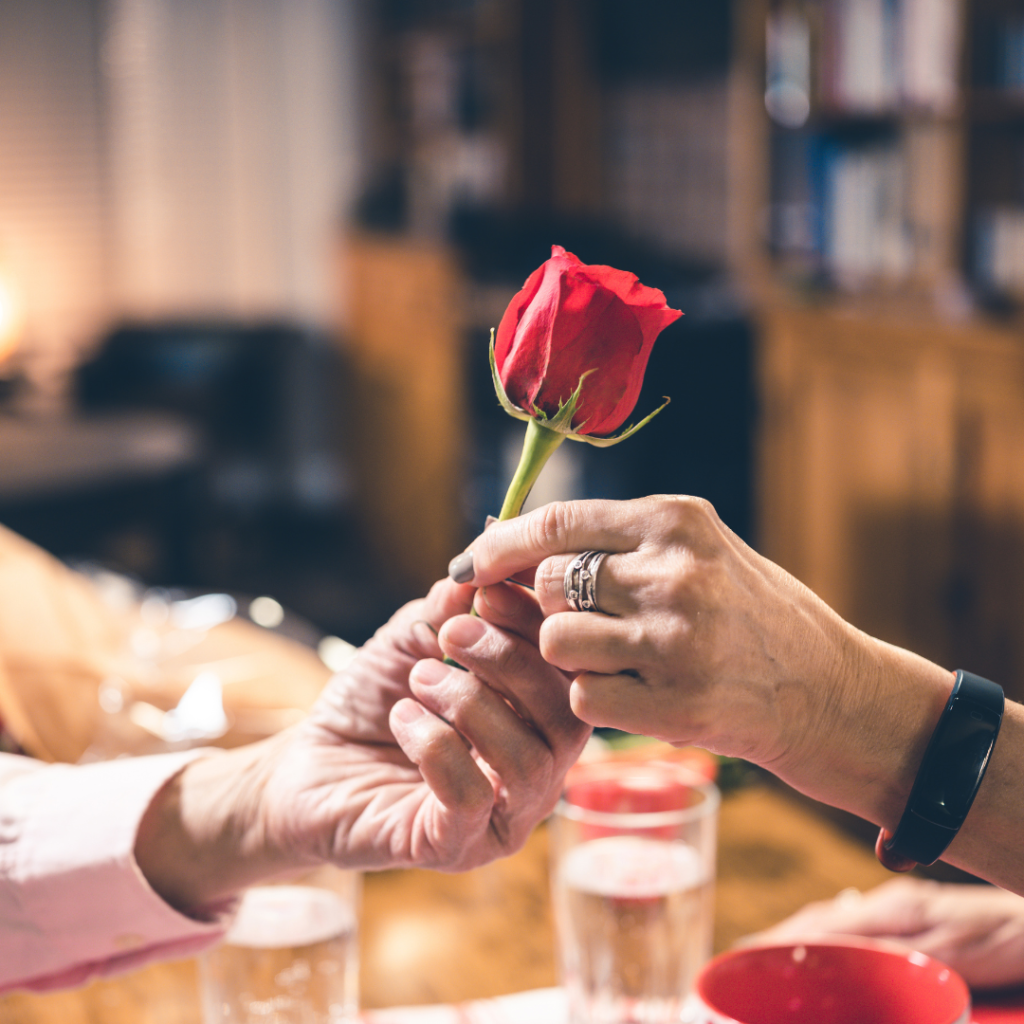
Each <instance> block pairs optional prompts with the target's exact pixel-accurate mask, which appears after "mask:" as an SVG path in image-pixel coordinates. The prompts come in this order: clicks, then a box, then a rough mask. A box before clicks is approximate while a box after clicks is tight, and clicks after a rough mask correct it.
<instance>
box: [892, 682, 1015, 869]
mask: <svg viewBox="0 0 1024 1024" xmlns="http://www.w3.org/2000/svg"><path fill="white" fill-rule="evenodd" d="M1003 704H1004V698H1003V688H1002V687H1001V686H1000V685H999V684H998V683H993V682H990V681H989V680H988V679H982V678H981V676H976V675H973V674H972V673H970V672H965V671H964V670H963V669H957V672H956V682H955V683H954V684H953V692H952V693H951V694H950V695H949V700H948V701H947V702H946V707H945V709H944V710H943V712H942V717H941V718H940V719H939V724H938V725H937V726H936V727H935V732H933V733H932V738H931V740H930V741H929V743H928V749H927V750H925V753H924V760H923V761H922V762H921V767H920V769H919V770H918V773H917V778H916V779H915V780H914V786H913V788H912V789H911V791H910V798H909V799H908V800H907V806H906V810H904V812H903V817H902V818H900V823H899V825H898V826H897V828H896V831H895V832H894V833H893V834H892V836H891V837H888V838H886V839H885V841H884V844H882V843H880V844H879V845H880V846H882V845H884V848H885V852H886V853H888V854H890V855H891V856H892V858H893V859H894V860H895V861H897V862H898V861H901V860H903V861H916V862H917V863H918V864H933V863H934V862H935V861H936V860H938V859H939V857H941V856H942V854H943V852H944V851H945V849H946V847H947V846H949V844H950V843H951V842H952V841H953V837H954V836H955V835H956V834H957V832H958V831H959V830H960V826H961V825H963V823H964V819H965V818H966V817H967V812H968V811H969V810H970V809H971V804H972V803H973V802H974V797H975V795H976V794H977V792H978V787H979V786H980V785H981V780H982V779H983V778H984V777H985V769H986V768H987V767H988V762H989V757H990V756H991V754H992V748H993V747H994V746H995V742H996V737H997V736H998V735H999V726H1000V725H1001V724H1002V720H1003ZM879 853H880V854H881V853H882V850H881V849H880V850H879ZM883 863H885V860H884V859H883Z"/></svg>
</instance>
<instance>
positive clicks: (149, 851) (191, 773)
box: [135, 733, 301, 913]
mask: <svg viewBox="0 0 1024 1024" xmlns="http://www.w3.org/2000/svg"><path fill="white" fill-rule="evenodd" d="M287 742H288V734H287V733H282V734H280V735H278V736H275V737H273V738H271V739H269V740H264V741H263V742H261V743H254V744H251V745H249V746H246V747H239V748H237V749H234V750H229V751H224V752H223V753H217V754H212V755H211V756H209V757H206V758H203V759H202V760H198V761H194V762H192V763H191V764H189V765H187V766H186V767H185V768H184V769H183V770H182V771H181V772H179V773H178V774H177V775H176V776H175V777H174V778H173V779H171V780H170V781H169V782H168V783H167V785H165V786H164V787H163V789H162V790H160V792H159V793H158V794H157V795H156V797H155V798H154V799H153V801H152V803H151V804H150V806H149V808H148V809H147V810H146V813H145V815H144V816H143V818H142V821H141V823H140V825H139V830H138V834H137V837H136V842H135V859H136V861H137V863H138V865H139V868H140V869H141V871H142V873H143V874H144V875H145V877H146V879H147V881H148V882H149V884H150V885H151V886H152V887H153V889H154V890H155V891H156V892H157V893H158V894H159V895H160V896H161V897H162V898H163V899H165V900H166V901H167V902H168V903H169V904H170V905H171V906H173V907H175V908H176V909H178V910H181V911H183V912H185V913H189V912H194V911H197V910H200V909H201V908H203V907H205V906H208V905H210V904H212V903H215V902H216V901H218V900H221V899H223V898H224V897H227V896H230V895H232V894H234V893H236V892H238V891H239V890H240V889H243V888H245V887H246V886H248V885H252V884H254V883H256V882H258V881H260V880H262V879H265V878H269V877H272V876H274V875H279V874H282V873H285V872H287V871H289V870H292V869H296V868H299V867H300V866H301V864H300V863H298V861H297V860H296V858H295V857H293V856H289V855H288V854H287V852H286V851H284V850H282V849H280V848H278V847H276V846H275V845H274V844H272V843H271V842H270V841H269V839H268V837H267V835H266V830H265V828H264V825H263V821H262V818H261V815H260V795H261V793H262V790H263V788H264V785H265V783H266V780H267V778H268V776H269V773H270V772H271V771H272V770H273V765H274V764H275V762H276V759H277V755H278V753H279V751H280V749H281V747H282V745H283V744H286V743H287Z"/></svg>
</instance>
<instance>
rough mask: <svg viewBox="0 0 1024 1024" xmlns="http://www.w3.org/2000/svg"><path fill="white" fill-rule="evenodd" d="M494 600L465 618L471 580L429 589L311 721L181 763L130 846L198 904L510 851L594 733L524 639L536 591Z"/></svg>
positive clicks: (357, 662) (177, 894) (169, 891)
mask: <svg viewBox="0 0 1024 1024" xmlns="http://www.w3.org/2000/svg"><path fill="white" fill-rule="evenodd" d="M491 594H492V597H493V598H494V600H493V602H492V604H491V605H490V606H488V605H487V604H486V603H485V602H483V601H482V600H481V610H482V611H483V613H484V614H485V615H486V616H487V618H476V617H470V616H469V615H468V614H465V613H467V612H468V611H469V608H470V603H471V601H472V600H473V597H474V591H473V590H472V589H471V588H470V587H459V586H457V585H456V584H454V583H452V582H450V581H448V580H445V581H443V582H441V583H439V584H437V585H436V586H435V587H434V588H433V589H432V590H431V592H430V594H429V595H428V597H427V598H426V599H425V600H421V601H414V602H412V603H411V604H409V605H406V606H405V607H404V608H402V609H401V610H400V611H399V612H397V613H396V615H395V616H394V617H393V618H392V619H391V621H390V622H389V623H388V624H387V625H386V626H384V627H383V628H382V629H381V630H379V631H378V633H377V634H376V636H374V637H373V639H372V640H370V642H369V643H367V644H366V645H365V646H364V647H363V648H362V649H361V650H360V651H359V653H358V655H357V656H356V657H355V658H354V659H353V661H352V663H351V665H349V667H348V668H346V669H345V670H344V671H342V672H340V673H338V674H337V675H336V676H335V677H334V678H333V679H332V680H331V681H330V683H328V685H327V687H326V689H325V690H324V693H323V695H322V696H321V697H320V699H319V701H318V702H317V704H316V706H315V707H314V709H313V711H312V713H311V714H310V716H309V717H308V719H307V720H306V721H305V722H303V723H301V724H300V725H298V726H296V727H294V728H293V729H291V730H288V731H287V732H285V733H282V734H281V735H279V736H276V737H273V738H272V739H270V740H267V741H265V742H263V743H260V744H254V745H252V746H250V747H245V748H240V749H239V750H235V751H229V752H227V753H226V754H223V755H220V756H214V757H210V758H207V759H204V760H201V761H197V762H195V763H194V764H191V765H189V766H188V767H187V768H186V769H185V770H184V771H183V772H182V773H181V774H180V775H179V776H177V777H176V778H175V780H173V782H172V784H171V785H170V786H169V787H167V789H166V790H165V792H164V793H163V794H161V796H160V797H159V798H158V799H157V800H156V801H154V804H153V806H152V807H151V808H150V811H149V812H148V813H147V815H146V818H145V819H144V820H143V824H142V827H141V828H140V832H139V841H138V842H137V844H136V857H137V859H138V860H139V864H140V866H141V867H142V869H143V872H144V873H145V874H146V876H147V877H148V878H149V880H150V882H151V884H153V886H154V888H155V889H156V890H157V891H158V892H159V893H160V894H161V895H162V896H164V898H165V899H167V900H168V901H169V902H170V903H172V904H174V905H176V906H178V907H183V908H189V907H197V906H201V905H203V904H205V903H208V902H209V901H210V900H213V899H216V898H218V897H220V896H223V895H226V894H229V893H231V892H233V891H236V890H237V889H238V888H240V887H242V886H244V885H248V884H251V883H252V882H254V881H258V880H260V879H262V878H266V877H268V876H270V875H273V874H280V873H282V872H287V871H289V870H293V869H295V868H298V867H301V866H303V865H312V864H315V863H319V862H321V861H331V862H333V863H335V864H338V865H341V866H343V867H353V868H393V867H407V866H414V865H415V866H418V867H428V868H438V869H441V870H463V869H466V868H471V867H474V866H476V865H478V864H482V863H484V862H486V861H489V860H492V859H494V858H495V857H499V856H503V855H506V854H509V853H512V852H514V851H515V850H516V849H518V848H519V847H520V846H521V845H522V844H523V843H524V842H525V840H526V838H527V836H528V835H529V833H530V831H531V830H532V829H533V827H534V826H535V825H536V824H537V823H538V822H539V821H540V820H541V819H542V818H543V817H544V816H545V815H546V814H547V813H548V812H549V811H550V810H551V808H552V807H553V806H554V804H555V801H556V800H557V799H558V796H559V793H560V792H561V788H562V780H563V778H564V776H565V773H566V771H568V769H569V767H570V766H571V765H572V764H573V763H574V762H575V760H576V757H577V756H578V754H579V752H580V750H581V749H582V747H583V745H584V743H585V742H586V740H587V737H588V735H589V733H590V730H589V729H588V728H587V726H585V725H584V724H583V723H582V722H580V721H579V720H578V719H577V718H575V717H574V716H573V714H572V712H571V711H570V709H569V702H568V697H567V692H568V686H569V681H568V680H567V679H566V677H565V676H564V675H563V674H562V673H561V672H559V671H558V670H557V669H555V668H552V667H551V666H550V665H548V664H546V663H545V662H544V661H543V660H542V658H541V656H540V653H539V651H538V650H537V649H536V647H535V646H534V643H531V640H530V638H531V637H532V638H533V639H534V640H535V638H536V634H537V632H538V630H539V628H540V621H541V617H540V613H539V610H538V609H537V606H536V604H535V603H534V602H533V600H532V598H531V597H530V596H529V595H528V594H526V593H525V592H523V591H521V590H519V589H518V588H511V587H504V586H499V587H495V588H491ZM499 606H500V607H499ZM488 620H490V621H488ZM503 627H504V628H503ZM446 654H447V655H450V656H451V657H452V658H454V659H455V660H456V661H457V662H458V663H459V664H460V665H463V666H465V668H464V669H462V668H454V667H449V666H447V665H445V664H443V662H442V660H441V659H442V657H443V656H444V655H446Z"/></svg>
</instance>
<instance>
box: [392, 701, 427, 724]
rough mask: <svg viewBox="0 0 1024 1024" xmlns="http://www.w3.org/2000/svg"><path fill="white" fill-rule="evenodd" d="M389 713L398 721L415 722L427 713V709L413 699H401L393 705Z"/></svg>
mask: <svg viewBox="0 0 1024 1024" xmlns="http://www.w3.org/2000/svg"><path fill="white" fill-rule="evenodd" d="M391 713H392V714H393V715H394V716H395V718H397V719H398V720H399V721H400V722H415V721H416V720H417V719H420V718H422V717H423V716H424V715H425V714H426V713H427V709H426V708H425V707H424V706H423V705H422V704H417V703H416V701H414V700H403V701H401V703H399V704H396V705H395V706H394V708H393V710H392V712H391Z"/></svg>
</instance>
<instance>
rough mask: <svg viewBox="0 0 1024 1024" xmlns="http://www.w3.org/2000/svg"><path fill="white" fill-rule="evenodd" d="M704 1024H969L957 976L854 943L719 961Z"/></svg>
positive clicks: (703, 1004) (698, 999) (701, 1004)
mask: <svg viewBox="0 0 1024 1024" xmlns="http://www.w3.org/2000/svg"><path fill="white" fill-rule="evenodd" d="M693 1003H694V1007H693V1018H692V1019H693V1020H694V1021H695V1022H697V1024H968V1022H969V1021H970V1014H971V1000H970V993H969V991H968V989H967V985H966V984H965V983H964V980H963V978H961V977H960V975H959V974H957V973H956V972H955V971H953V970H952V969H951V968H949V967H947V966H946V965H945V964H943V963H940V962H939V961H938V960H933V959H932V958H931V957H928V956H925V955H924V954H922V953H914V952H911V951H909V950H906V949H902V948H901V947H899V946H895V945H888V944H885V943H878V942H867V941H863V942H862V941H859V940H849V941H841V942H829V943H807V945H785V946H759V947H751V948H749V949H741V950H735V951H733V952H730V953H723V954H722V955H721V956H718V957H715V959H713V960H711V961H710V962H709V963H708V964H706V965H705V967H704V968H703V970H702V971H701V972H700V974H699V975H698V976H697V982H696V986H695V997H694V1000H693Z"/></svg>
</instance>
